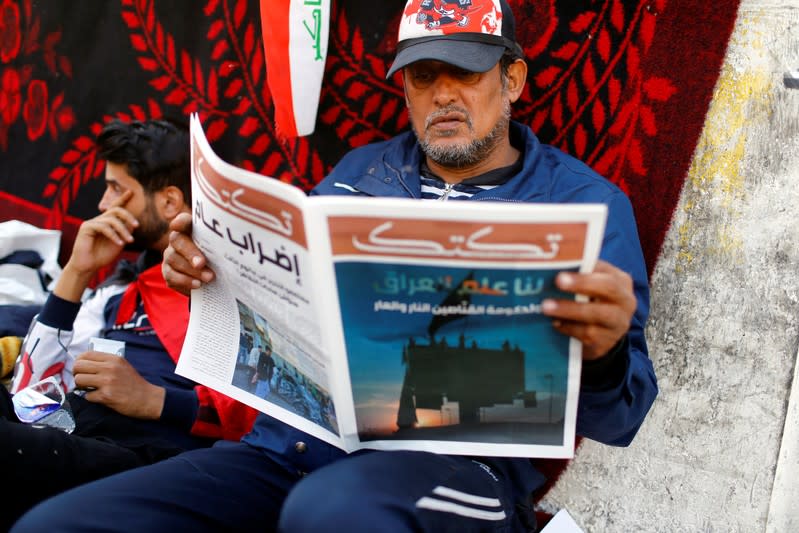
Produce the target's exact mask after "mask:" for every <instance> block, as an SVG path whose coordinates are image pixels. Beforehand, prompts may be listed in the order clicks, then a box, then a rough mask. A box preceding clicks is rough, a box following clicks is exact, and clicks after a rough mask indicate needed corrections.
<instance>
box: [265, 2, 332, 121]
mask: <svg viewBox="0 0 799 533" xmlns="http://www.w3.org/2000/svg"><path fill="white" fill-rule="evenodd" d="M329 25H330V0H261V29H262V32H263V41H264V54H265V56H266V64H267V82H268V84H269V89H270V91H271V93H272V99H273V102H274V105H275V123H276V124H277V129H278V131H279V132H280V134H281V135H282V136H284V137H297V136H302V135H310V134H311V133H313V131H314V126H315V124H316V112H317V109H318V107H319V94H320V92H321V90H322V75H323V74H324V71H325V58H326V57H327V37H328V28H329Z"/></svg>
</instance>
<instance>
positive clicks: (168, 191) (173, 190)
mask: <svg viewBox="0 0 799 533" xmlns="http://www.w3.org/2000/svg"><path fill="white" fill-rule="evenodd" d="M158 195H159V196H160V198H161V201H160V204H161V215H162V216H163V217H164V218H165V219H166V220H172V219H173V218H175V217H176V216H178V215H179V214H180V213H182V212H183V211H185V210H186V209H188V206H187V205H186V201H185V198H184V196H183V191H181V190H180V188H179V187H175V186H174V185H168V186H166V187H164V188H163V189H161V190H160V191H158Z"/></svg>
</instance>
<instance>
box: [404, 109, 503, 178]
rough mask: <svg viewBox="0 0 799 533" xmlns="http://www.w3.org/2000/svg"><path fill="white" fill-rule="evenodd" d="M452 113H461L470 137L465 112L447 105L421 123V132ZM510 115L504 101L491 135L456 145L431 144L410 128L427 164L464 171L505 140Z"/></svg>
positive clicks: (470, 122)
mask: <svg viewBox="0 0 799 533" xmlns="http://www.w3.org/2000/svg"><path fill="white" fill-rule="evenodd" d="M453 112H454V113H461V114H462V115H463V116H464V117H466V120H465V124H466V127H467V128H469V131H470V132H472V133H474V126H473V124H472V118H471V116H470V115H469V113H468V112H467V111H466V110H465V109H463V108H461V107H458V106H456V105H448V106H447V107H444V108H442V109H439V110H438V111H434V112H433V113H431V114H430V115H429V116H428V117H427V120H426V121H425V124H424V131H427V129H428V128H429V127H430V125H431V124H432V122H433V120H435V119H436V118H438V117H440V116H443V115H446V114H448V113H453ZM510 115H511V110H510V102H508V101H507V100H506V101H505V104H504V106H503V109H502V115H501V116H500V117H499V119H498V120H497V123H496V124H494V127H492V128H491V131H489V132H488V133H487V134H486V135H485V136H484V137H481V138H479V139H472V140H471V141H467V142H463V143H460V144H449V145H439V144H434V143H433V142H431V141H430V139H429V138H428V137H427V136H422V135H420V134H419V132H418V131H417V129H416V127H414V128H413V131H414V133H415V134H416V138H417V140H418V141H419V145H420V146H421V148H422V152H424V154H425V155H426V156H427V157H429V158H430V160H432V161H434V162H435V163H437V164H439V165H441V166H442V167H446V168H465V167H470V166H473V165H476V164H477V163H479V162H480V161H483V160H484V159H486V158H487V157H488V156H489V154H491V152H493V151H494V150H495V149H496V148H497V146H499V144H500V143H501V142H502V140H503V139H504V138H505V134H506V132H507V131H508V126H509V124H510Z"/></svg>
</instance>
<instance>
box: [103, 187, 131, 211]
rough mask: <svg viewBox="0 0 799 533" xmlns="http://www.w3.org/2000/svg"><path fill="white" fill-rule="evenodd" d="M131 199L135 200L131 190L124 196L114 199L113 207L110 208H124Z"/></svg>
mask: <svg viewBox="0 0 799 533" xmlns="http://www.w3.org/2000/svg"><path fill="white" fill-rule="evenodd" d="M131 198H133V191H132V190H131V189H127V190H126V191H124V192H123V193H122V194H120V195H119V196H117V197H116V198H114V201H113V202H111V205H109V206H108V208H109V209H110V208H112V207H122V206H124V205H125V204H126V203H128V200H130V199H131Z"/></svg>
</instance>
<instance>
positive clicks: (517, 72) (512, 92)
mask: <svg viewBox="0 0 799 533" xmlns="http://www.w3.org/2000/svg"><path fill="white" fill-rule="evenodd" d="M526 82H527V62H526V61H525V60H524V59H517V60H516V61H514V62H513V63H511V64H510V65H509V66H508V98H510V101H511V103H513V102H515V101H516V100H518V99H519V97H520V96H521V95H522V89H524V84H525V83H526Z"/></svg>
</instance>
